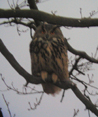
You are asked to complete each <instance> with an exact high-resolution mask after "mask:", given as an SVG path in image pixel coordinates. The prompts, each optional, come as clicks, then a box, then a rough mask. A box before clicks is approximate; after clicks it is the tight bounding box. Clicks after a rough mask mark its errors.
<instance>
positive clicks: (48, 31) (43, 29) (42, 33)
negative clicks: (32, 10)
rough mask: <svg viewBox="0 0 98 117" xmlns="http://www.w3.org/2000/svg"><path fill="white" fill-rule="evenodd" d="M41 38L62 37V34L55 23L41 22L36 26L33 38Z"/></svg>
mask: <svg viewBox="0 0 98 117" xmlns="http://www.w3.org/2000/svg"><path fill="white" fill-rule="evenodd" d="M36 37H37V38H39V37H41V38H43V39H44V40H51V39H52V38H54V37H55V38H62V37H63V34H62V32H61V30H60V28H59V26H57V25H52V24H45V23H43V24H41V25H40V26H38V27H37V29H36V31H35V34H34V38H36Z"/></svg>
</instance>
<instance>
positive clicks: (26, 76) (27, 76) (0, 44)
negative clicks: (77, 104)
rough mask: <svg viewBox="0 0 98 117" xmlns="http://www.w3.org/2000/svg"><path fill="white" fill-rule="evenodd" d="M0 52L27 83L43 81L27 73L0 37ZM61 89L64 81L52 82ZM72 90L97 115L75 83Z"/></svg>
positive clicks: (96, 111)
mask: <svg viewBox="0 0 98 117" xmlns="http://www.w3.org/2000/svg"><path fill="white" fill-rule="evenodd" d="M0 52H1V53H2V54H3V56H4V57H5V58H6V59H7V60H8V61H9V63H10V64H11V65H12V67H13V68H14V69H15V70H16V71H17V72H18V73H19V74H20V75H21V76H23V78H24V79H25V80H26V81H27V82H28V83H33V84H39V83H44V82H43V80H42V79H41V77H36V76H33V75H30V74H29V73H27V72H26V71H25V70H24V69H23V68H22V67H21V66H20V65H19V63H18V62H17V61H16V60H15V58H14V57H13V55H12V54H11V53H10V52H9V51H8V50H7V48H6V47H5V45H4V44H3V42H2V41H1V39H0ZM54 85H56V86H58V87H60V88H62V89H66V82H60V83H59V82H57V83H56V84H54ZM71 89H72V91H73V92H74V93H75V95H76V96H77V97H78V98H79V99H80V100H81V101H82V103H83V104H84V105H85V106H86V108H87V109H89V110H91V111H92V112H93V113H94V114H95V115H97V116H98V110H97V109H96V106H95V105H94V104H93V103H92V102H90V101H89V100H88V99H87V98H86V97H85V96H84V95H83V94H82V93H81V92H80V90H79V89H78V88H77V86H76V85H74V86H73V87H71Z"/></svg>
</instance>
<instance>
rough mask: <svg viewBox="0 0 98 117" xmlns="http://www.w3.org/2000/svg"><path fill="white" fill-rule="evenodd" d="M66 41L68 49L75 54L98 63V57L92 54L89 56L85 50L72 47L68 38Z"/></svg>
mask: <svg viewBox="0 0 98 117" xmlns="http://www.w3.org/2000/svg"><path fill="white" fill-rule="evenodd" d="M65 43H67V47H68V50H69V51H70V52H71V53H73V54H75V55H79V56H80V57H82V58H85V59H87V60H88V61H90V62H92V63H97V64H98V60H97V59H94V58H92V57H90V56H88V55H87V54H86V53H85V52H83V51H79V50H75V49H74V48H72V47H71V45H70V44H69V43H68V42H67V40H66V39H65Z"/></svg>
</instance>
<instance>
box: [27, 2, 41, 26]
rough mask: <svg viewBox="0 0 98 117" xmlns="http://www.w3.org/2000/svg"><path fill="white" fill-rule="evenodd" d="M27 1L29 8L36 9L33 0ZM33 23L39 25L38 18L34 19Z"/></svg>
mask: <svg viewBox="0 0 98 117" xmlns="http://www.w3.org/2000/svg"><path fill="white" fill-rule="evenodd" d="M28 3H29V6H30V9H35V10H38V8H37V6H36V3H35V0H28ZM35 24H36V26H38V25H40V22H39V21H38V20H35Z"/></svg>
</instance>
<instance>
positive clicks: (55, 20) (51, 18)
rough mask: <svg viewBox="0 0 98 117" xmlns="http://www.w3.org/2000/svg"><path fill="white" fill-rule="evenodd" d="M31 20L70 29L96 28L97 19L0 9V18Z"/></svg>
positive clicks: (36, 11)
mask: <svg viewBox="0 0 98 117" xmlns="http://www.w3.org/2000/svg"><path fill="white" fill-rule="evenodd" d="M12 17H20V18H33V19H34V20H39V21H46V22H48V23H51V24H56V25H61V26H71V27H91V26H98V18H95V19H91V18H82V19H79V18H67V17H61V16H55V15H51V14H49V13H45V12H42V11H38V10H9V9H7V10H4V9H0V18H12Z"/></svg>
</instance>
